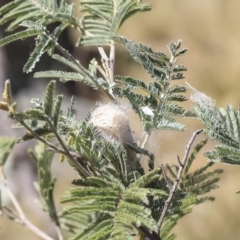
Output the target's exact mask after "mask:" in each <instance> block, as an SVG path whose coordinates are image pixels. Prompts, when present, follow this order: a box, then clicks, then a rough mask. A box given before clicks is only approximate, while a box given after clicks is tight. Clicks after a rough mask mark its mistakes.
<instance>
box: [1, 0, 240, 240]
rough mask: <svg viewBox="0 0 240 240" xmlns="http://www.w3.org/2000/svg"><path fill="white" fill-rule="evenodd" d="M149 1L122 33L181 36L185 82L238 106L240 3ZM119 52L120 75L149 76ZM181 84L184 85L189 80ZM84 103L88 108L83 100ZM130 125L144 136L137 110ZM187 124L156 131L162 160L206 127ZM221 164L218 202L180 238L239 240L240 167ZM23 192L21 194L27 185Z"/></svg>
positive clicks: (5, 227)
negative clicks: (148, 9)
mask: <svg viewBox="0 0 240 240" xmlns="http://www.w3.org/2000/svg"><path fill="white" fill-rule="evenodd" d="M149 2H152V4H153V10H152V11H151V12H147V13H143V14H138V15H136V16H135V17H133V18H132V19H131V20H129V22H128V24H126V25H124V26H123V27H122V29H121V30H120V34H121V35H124V36H125V37H128V38H130V39H133V40H134V41H136V42H143V43H145V44H148V45H150V46H151V47H152V48H153V49H154V50H161V51H167V48H166V45H167V44H168V43H170V42H171V41H172V40H177V39H182V40H183V46H184V47H187V48H189V53H188V54H187V55H186V56H184V57H182V58H181V59H180V60H179V62H180V63H181V64H184V65H185V66H186V67H187V68H188V72H187V73H186V74H185V76H186V81H187V82H189V83H190V84H191V85H192V86H193V87H194V88H196V89H198V90H199V91H202V92H204V93H206V94H207V95H209V96H211V97H212V98H214V99H215V100H216V102H217V105H218V107H224V106H225V104H226V103H232V104H233V105H234V107H235V108H236V107H237V106H239V101H240V94H239V90H240V83H239V80H240V58H239V55H240V29H239V23H240V16H239V10H240V2H239V1H238V0H232V1H224V0H216V1H208V0H202V1H193V0H182V1H176V0H175V1H174V0H168V1H166V0H161V1H160V0H158V1H157V0H155V1H154V0H149ZM73 38H74V35H73ZM117 54H118V55H117V56H119V57H117V63H118V64H121V66H120V68H119V69H120V70H119V71H120V72H121V74H125V75H133V76H134V77H136V78H141V79H145V80H146V81H149V80H150V78H149V76H147V74H146V73H145V72H144V70H142V69H141V68H140V66H139V65H137V64H136V63H135V62H133V61H131V60H130V58H129V57H128V55H127V53H126V51H125V50H124V49H122V48H121V47H120V46H119V50H118V52H117ZM34 81H36V80H34ZM179 83H180V82H179ZM181 84H184V81H182V82H181ZM79 105H80V106H82V107H84V104H83V103H81V101H80V103H79ZM186 106H190V105H186ZM90 108H91V107H90ZM131 123H132V124H133V123H134V131H135V132H136V138H137V139H140V140H141V139H142V132H141V128H140V125H139V124H136V123H139V121H138V119H137V118H136V116H135V115H134V114H133V115H132V116H131ZM186 123H187V124H188V130H187V131H186V132H185V133H172V132H156V133H154V134H153V136H152V137H151V139H150V141H149V144H148V148H149V149H150V150H152V151H153V152H154V153H155V154H156V156H157V162H158V163H161V162H176V161H177V158H176V156H177V155H179V156H180V157H181V156H183V153H184V144H186V143H187V142H188V139H189V138H190V136H191V134H192V132H193V131H194V130H196V129H198V128H200V127H201V125H200V124H199V123H197V122H195V121H187V122H186ZM199 140H200V138H199ZM212 147H213V143H211V142H210V141H209V143H208V145H207V147H205V149H204V150H205V151H206V150H207V149H211V148H212ZM206 161H207V159H206V158H204V157H202V155H201V154H200V155H199V158H198V159H197V161H196V163H195V167H199V166H203V165H204V164H205V163H206ZM59 165H60V164H59V163H58V161H56V162H55V164H54V173H55V175H57V176H59V181H58V183H57V189H56V196H57V198H58V197H59V196H61V195H63V193H64V192H65V190H66V189H67V187H69V183H70V181H71V179H72V177H73V173H72V171H71V170H70V168H68V166H67V165H62V164H61V165H60V166H59ZM216 167H218V168H224V170H225V172H224V174H223V175H222V178H221V181H220V183H219V186H220V188H219V189H217V190H216V191H214V192H213V195H214V196H215V197H216V201H215V202H213V203H207V204H203V205H201V206H197V207H195V208H194V209H193V212H192V213H191V214H189V215H188V216H186V217H184V218H183V219H182V220H180V221H179V223H178V225H177V227H176V228H175V229H174V232H176V233H177V235H178V237H177V239H178V240H183V239H185V240H186V239H187V240H191V239H195V240H212V239H218V240H227V239H240V231H239V224H240V214H239V211H238V206H239V203H240V196H239V195H236V194H235V192H236V191H237V190H239V189H240V184H239V172H240V170H239V168H237V167H232V166H228V165H221V164H216ZM12 176H14V174H13V175H12ZM23 178H24V176H23V175H22V176H21V175H20V177H19V179H23ZM20 186H22V185H21V184H20ZM23 188H26V186H25V187H23ZM19 190H20V192H21V190H22V189H19ZM24 195H25V196H24V197H23V196H21V195H19V198H20V200H21V203H22V204H23V206H24V209H25V210H26V212H27V214H29V217H30V219H31V220H32V221H34V222H35V223H37V224H38V225H39V226H40V227H41V228H44V229H46V230H48V231H50V232H53V231H54V230H51V228H50V224H49V222H48V221H47V220H46V218H44V214H42V213H41V211H40V210H37V208H36V207H34V205H33V204H30V203H31V202H32V197H33V196H32V195H31V194H24ZM29 206H31V207H29ZM0 226H1V229H0V239H3V240H19V239H31V240H38V239H39V238H37V237H35V235H34V234H32V233H31V232H29V231H28V230H27V229H25V228H23V227H21V226H18V225H17V224H14V223H12V222H10V221H8V220H6V219H3V218H0Z"/></svg>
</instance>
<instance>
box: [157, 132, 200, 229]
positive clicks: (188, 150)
mask: <svg viewBox="0 0 240 240" xmlns="http://www.w3.org/2000/svg"><path fill="white" fill-rule="evenodd" d="M201 132H202V129H200V130H197V131H196V132H194V133H193V135H192V137H191V139H190V140H189V142H188V144H187V146H186V147H185V154H184V157H183V159H182V161H180V164H179V170H178V174H177V178H176V180H175V181H174V183H173V185H172V188H171V190H170V192H169V195H168V198H167V200H166V201H165V204H164V207H163V210H162V213H161V216H160V218H159V220H158V223H157V225H158V227H159V232H160V229H161V226H162V223H163V220H164V218H165V216H166V213H167V210H168V208H169V206H170V203H171V201H172V198H173V195H174V193H175V191H176V190H177V187H178V184H179V182H180V179H181V176H182V173H183V170H184V168H185V165H186V163H187V160H188V155H189V152H190V149H191V146H192V144H193V142H194V140H195V138H196V137H197V135H198V134H200V133H201Z"/></svg>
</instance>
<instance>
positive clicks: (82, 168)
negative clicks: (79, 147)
mask: <svg viewBox="0 0 240 240" xmlns="http://www.w3.org/2000/svg"><path fill="white" fill-rule="evenodd" d="M46 121H47V123H48V125H49V127H50V128H51V130H52V131H53V133H54V135H55V136H56V138H57V140H58V142H59V143H60V145H61V147H62V149H63V150H64V154H65V155H66V156H67V157H68V158H69V159H70V160H71V162H72V163H73V164H74V165H75V166H76V167H77V168H78V169H79V171H80V172H81V173H82V174H83V175H84V176H85V177H88V176H89V173H88V172H87V171H86V169H85V168H84V167H83V166H82V165H81V164H80V163H79V162H78V161H77V160H76V158H74V157H73V156H72V154H71V153H70V152H69V150H68V148H67V146H66V145H65V143H64V142H63V140H62V138H61V137H60V135H59V134H58V132H57V130H56V129H55V127H54V125H53V124H52V121H51V120H50V119H49V117H46Z"/></svg>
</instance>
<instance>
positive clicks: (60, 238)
mask: <svg viewBox="0 0 240 240" xmlns="http://www.w3.org/2000/svg"><path fill="white" fill-rule="evenodd" d="M56 231H57V235H58V240H63V235H62V231H61V228H60V226H56Z"/></svg>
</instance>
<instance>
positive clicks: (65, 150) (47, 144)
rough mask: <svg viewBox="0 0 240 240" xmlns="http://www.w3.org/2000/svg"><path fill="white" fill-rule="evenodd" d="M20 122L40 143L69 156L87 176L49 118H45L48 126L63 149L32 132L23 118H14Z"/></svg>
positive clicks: (86, 173)
mask: <svg viewBox="0 0 240 240" xmlns="http://www.w3.org/2000/svg"><path fill="white" fill-rule="evenodd" d="M16 120H17V121H18V122H19V123H20V124H22V125H23V126H24V127H25V128H26V129H27V130H28V131H29V132H30V133H31V134H32V135H33V136H34V137H35V138H36V139H37V140H39V141H41V142H42V143H44V144H45V145H46V146H49V147H50V148H52V149H54V150H55V151H56V152H61V153H62V154H65V155H66V156H67V157H68V158H70V160H71V161H72V162H73V163H74V165H75V166H76V167H77V169H79V171H81V173H82V174H84V176H88V175H89V174H88V172H87V171H86V170H85V169H84V168H83V167H82V166H81V165H80V163H78V161H77V160H76V159H75V158H74V157H73V156H72V155H71V154H70V153H69V151H68V149H67V147H66V146H65V144H64V143H63V141H62V139H61V137H60V136H59V135H58V133H57V131H56V130H55V128H54V126H53V125H52V123H51V121H50V120H49V118H48V117H46V120H47V122H48V124H49V125H50V128H51V129H52V131H53V132H54V134H55V136H56V137H57V139H58V141H59V140H60V141H59V143H60V145H61V146H62V148H63V149H64V151H61V150H60V149H58V148H57V147H56V146H54V145H53V144H52V143H50V142H48V141H46V140H45V139H44V138H42V137H41V136H39V135H38V134H37V133H36V132H34V130H32V129H31V128H30V127H29V126H28V125H27V124H26V123H25V122H24V121H23V120H19V119H16Z"/></svg>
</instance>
